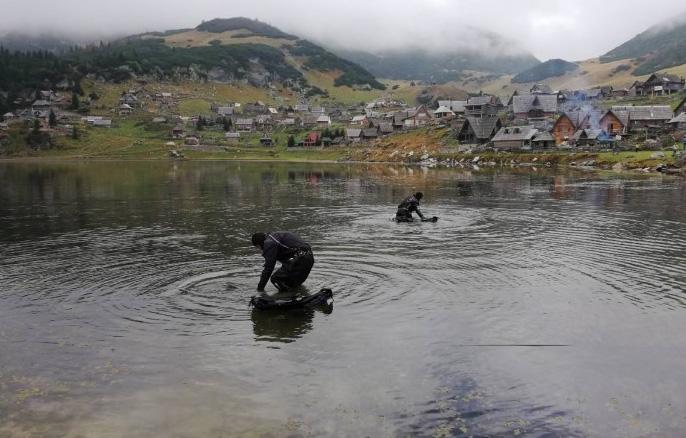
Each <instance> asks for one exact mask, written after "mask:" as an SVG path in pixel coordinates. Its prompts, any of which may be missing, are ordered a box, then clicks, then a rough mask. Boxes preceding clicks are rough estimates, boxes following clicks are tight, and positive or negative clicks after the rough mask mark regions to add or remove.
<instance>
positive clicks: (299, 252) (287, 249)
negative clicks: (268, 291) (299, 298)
mask: <svg viewBox="0 0 686 438" xmlns="http://www.w3.org/2000/svg"><path fill="white" fill-rule="evenodd" d="M252 244H253V245H254V246H255V247H257V248H260V249H261V250H262V256H263V257H264V270H263V271H262V276H261V277H260V283H259V284H258V285H257V290H258V291H259V292H264V287H265V286H266V285H267V281H269V280H270V279H271V282H272V284H274V286H276V288H277V289H279V291H285V290H288V289H291V288H295V287H298V286H300V285H301V284H303V283H304V282H305V280H307V277H308V275H310V270H312V265H314V255H313V254H312V248H311V247H310V245H309V244H307V243H306V242H304V241H303V240H301V239H300V238H299V237H298V236H296V235H295V234H293V233H289V232H288V231H277V232H273V233H268V234H265V233H255V234H253V235H252ZM277 260H278V261H279V262H281V267H280V268H279V269H278V270H277V271H276V272H274V273H273V274H272V272H273V271H274V266H275V265H276V262H277Z"/></svg>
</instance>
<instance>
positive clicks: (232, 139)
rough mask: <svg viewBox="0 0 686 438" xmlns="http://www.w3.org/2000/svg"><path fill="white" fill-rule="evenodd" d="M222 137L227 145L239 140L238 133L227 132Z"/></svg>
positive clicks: (239, 135) (239, 134)
mask: <svg viewBox="0 0 686 438" xmlns="http://www.w3.org/2000/svg"><path fill="white" fill-rule="evenodd" d="M224 137H225V138H226V140H227V141H228V142H229V143H238V142H239V141H240V140H241V133H240V132H227V133H225V134H224Z"/></svg>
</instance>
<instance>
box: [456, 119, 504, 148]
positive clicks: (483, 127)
mask: <svg viewBox="0 0 686 438" xmlns="http://www.w3.org/2000/svg"><path fill="white" fill-rule="evenodd" d="M500 128H502V122H501V121H500V119H499V118H498V117H467V118H466V120H465V122H464V123H463V124H462V126H460V127H459V129H457V130H456V135H457V139H458V140H459V141H460V143H464V144H483V143H488V142H489V141H490V140H491V139H492V138H493V137H494V136H495V134H496V133H497V132H498V131H499V130H500Z"/></svg>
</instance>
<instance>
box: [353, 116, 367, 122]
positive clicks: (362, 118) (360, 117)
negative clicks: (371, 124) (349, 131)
mask: <svg viewBox="0 0 686 438" xmlns="http://www.w3.org/2000/svg"><path fill="white" fill-rule="evenodd" d="M364 120H367V116H366V115H359V116H353V120H352V121H353V122H362V121H364Z"/></svg>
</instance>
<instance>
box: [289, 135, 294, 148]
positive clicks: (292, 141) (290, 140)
mask: <svg viewBox="0 0 686 438" xmlns="http://www.w3.org/2000/svg"><path fill="white" fill-rule="evenodd" d="M293 146H295V138H293V136H292V135H289V136H288V147H289V148H292V147H293Z"/></svg>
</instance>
